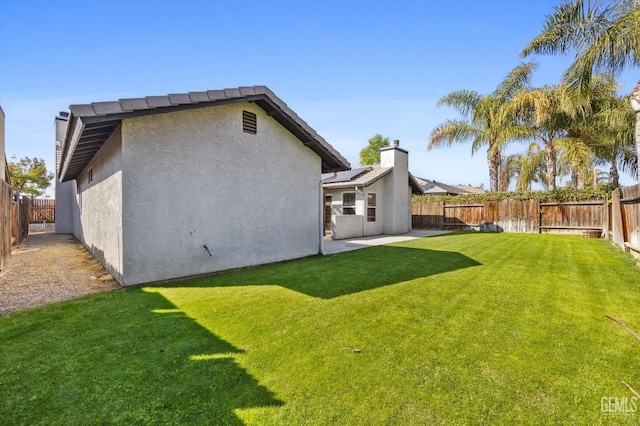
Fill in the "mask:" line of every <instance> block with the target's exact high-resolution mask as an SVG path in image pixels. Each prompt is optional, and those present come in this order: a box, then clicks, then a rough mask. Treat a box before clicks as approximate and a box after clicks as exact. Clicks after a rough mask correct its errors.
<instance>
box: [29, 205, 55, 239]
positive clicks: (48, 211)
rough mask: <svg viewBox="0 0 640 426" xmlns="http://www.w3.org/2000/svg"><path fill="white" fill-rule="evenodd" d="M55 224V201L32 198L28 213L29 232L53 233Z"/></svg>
mask: <svg viewBox="0 0 640 426" xmlns="http://www.w3.org/2000/svg"><path fill="white" fill-rule="evenodd" d="M55 222H56V200H55V199H50V198H33V199H32V200H31V211H30V213H29V232H42V231H54V230H55Z"/></svg>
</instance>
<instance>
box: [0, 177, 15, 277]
mask: <svg viewBox="0 0 640 426" xmlns="http://www.w3.org/2000/svg"><path fill="white" fill-rule="evenodd" d="M12 203H13V200H12V199H11V185H9V184H8V183H6V182H5V181H3V180H0V270H3V269H4V267H5V265H6V264H7V262H8V261H9V259H10V258H11V235H12V234H11V225H12V218H11V214H12V211H13V210H12Z"/></svg>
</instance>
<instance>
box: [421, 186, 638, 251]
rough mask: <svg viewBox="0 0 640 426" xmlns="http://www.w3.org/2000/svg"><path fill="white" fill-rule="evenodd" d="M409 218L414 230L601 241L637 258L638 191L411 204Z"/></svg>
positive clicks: (635, 187) (625, 189)
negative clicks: (559, 198)
mask: <svg viewBox="0 0 640 426" xmlns="http://www.w3.org/2000/svg"><path fill="white" fill-rule="evenodd" d="M411 218H412V226H413V228H414V229H440V230H463V229H475V230H483V231H494V232H519V233H533V234H537V233H563V234H582V235H585V236H589V237H600V236H604V237H606V238H609V239H611V240H613V242H615V243H616V244H617V245H619V246H620V247H621V248H622V249H623V250H625V251H630V252H632V253H634V255H636V256H637V257H638V256H640V228H639V226H640V225H639V221H640V219H639V218H640V185H635V186H632V187H627V188H622V190H620V191H619V190H616V191H614V192H613V193H612V194H611V197H607V198H605V199H603V200H592V201H565V202H556V201H549V202H546V201H538V200H525V201H520V200H511V199H508V200H503V201H485V202H481V203H456V202H443V201H427V202H420V201H414V203H413V206H412V213H411Z"/></svg>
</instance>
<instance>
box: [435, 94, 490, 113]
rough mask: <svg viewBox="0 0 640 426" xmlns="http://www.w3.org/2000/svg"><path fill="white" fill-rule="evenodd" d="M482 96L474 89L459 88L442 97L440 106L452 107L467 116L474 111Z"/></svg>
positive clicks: (439, 102)
mask: <svg viewBox="0 0 640 426" xmlns="http://www.w3.org/2000/svg"><path fill="white" fill-rule="evenodd" d="M482 98H483V96H482V95H480V94H479V93H478V92H475V91H473V90H457V91H455V92H451V93H448V94H447V95H445V96H443V97H442V98H440V100H439V101H438V106H448V107H451V108H453V109H455V110H456V111H458V112H459V113H460V114H462V115H463V116H465V117H466V116H469V114H471V113H472V112H473V110H474V109H475V107H476V105H477V104H478V102H480V100H481V99H482Z"/></svg>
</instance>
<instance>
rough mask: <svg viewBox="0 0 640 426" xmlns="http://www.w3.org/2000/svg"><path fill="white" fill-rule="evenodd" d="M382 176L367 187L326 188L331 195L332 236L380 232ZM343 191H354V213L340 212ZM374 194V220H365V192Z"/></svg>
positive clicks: (382, 204)
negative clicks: (345, 213) (356, 188)
mask: <svg viewBox="0 0 640 426" xmlns="http://www.w3.org/2000/svg"><path fill="white" fill-rule="evenodd" d="M385 178H386V176H385V177H384V178H382V179H381V180H379V181H377V182H374V183H373V184H371V185H369V186H367V187H362V188H361V187H359V188H358V190H357V191H356V190H355V189H354V188H349V189H333V190H327V191H326V193H327V195H331V230H332V238H333V239H335V240H341V239H344V238H353V237H362V236H369V235H379V234H382V229H383V218H384V209H385V207H384V205H385V202H384V199H385V193H384V179H385ZM345 192H351V193H353V192H355V194H356V207H355V211H356V214H355V215H344V214H342V194H343V193H345ZM369 193H375V194H376V220H375V222H369V221H368V220H367V208H368V206H367V194H369Z"/></svg>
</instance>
